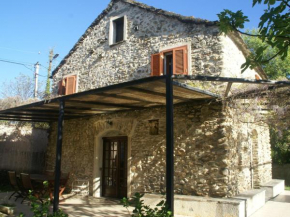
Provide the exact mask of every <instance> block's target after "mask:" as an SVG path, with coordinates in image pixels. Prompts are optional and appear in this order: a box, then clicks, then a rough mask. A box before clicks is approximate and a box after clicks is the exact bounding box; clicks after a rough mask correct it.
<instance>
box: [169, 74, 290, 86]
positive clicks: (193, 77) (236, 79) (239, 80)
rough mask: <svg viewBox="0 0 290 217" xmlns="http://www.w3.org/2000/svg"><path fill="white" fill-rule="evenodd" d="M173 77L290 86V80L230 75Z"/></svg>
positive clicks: (175, 76)
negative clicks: (233, 76) (256, 78)
mask: <svg viewBox="0 0 290 217" xmlns="http://www.w3.org/2000/svg"><path fill="white" fill-rule="evenodd" d="M173 79H181V80H195V81H216V82H232V83H244V84H267V85H279V86H290V82H289V81H271V80H253V79H245V78H230V77H219V76H204V75H173Z"/></svg>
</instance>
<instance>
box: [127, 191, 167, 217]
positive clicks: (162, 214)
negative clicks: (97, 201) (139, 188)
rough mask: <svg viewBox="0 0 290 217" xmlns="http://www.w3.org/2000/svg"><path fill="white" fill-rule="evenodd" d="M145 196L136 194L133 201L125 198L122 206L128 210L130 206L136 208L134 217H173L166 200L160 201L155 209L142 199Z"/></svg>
mask: <svg viewBox="0 0 290 217" xmlns="http://www.w3.org/2000/svg"><path fill="white" fill-rule="evenodd" d="M143 196H144V194H140V193H135V195H134V196H133V197H132V199H131V201H132V202H131V201H130V200H129V199H128V198H125V197H124V198H123V199H122V200H121V204H122V205H123V206H124V207H126V208H127V209H128V207H129V206H134V210H133V214H132V215H131V216H132V217H171V216H172V212H171V211H170V210H169V209H168V207H167V205H166V203H165V201H164V200H162V201H160V202H159V203H158V204H157V205H156V207H155V208H154V209H152V208H150V207H149V206H147V205H145V204H144V200H142V199H141V198H142V197H143Z"/></svg>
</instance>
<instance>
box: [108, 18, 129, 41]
mask: <svg viewBox="0 0 290 217" xmlns="http://www.w3.org/2000/svg"><path fill="white" fill-rule="evenodd" d="M120 18H124V26H123V40H122V41H118V42H116V41H115V40H116V26H115V21H116V20H118V19H120ZM126 40H127V16H126V15H125V14H121V15H119V16H115V17H111V18H110V27H109V45H110V46H111V45H115V44H119V43H122V42H124V41H126Z"/></svg>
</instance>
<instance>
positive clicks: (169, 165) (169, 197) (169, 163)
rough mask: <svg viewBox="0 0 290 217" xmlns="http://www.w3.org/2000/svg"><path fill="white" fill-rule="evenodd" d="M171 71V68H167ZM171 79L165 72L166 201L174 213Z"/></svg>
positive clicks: (170, 75)
mask: <svg viewBox="0 0 290 217" xmlns="http://www.w3.org/2000/svg"><path fill="white" fill-rule="evenodd" d="M169 71H171V70H169ZM173 152H174V141H173V81H172V72H171V73H167V74H166V203H167V205H168V208H169V209H170V210H171V211H172V214H173V215H174V156H173Z"/></svg>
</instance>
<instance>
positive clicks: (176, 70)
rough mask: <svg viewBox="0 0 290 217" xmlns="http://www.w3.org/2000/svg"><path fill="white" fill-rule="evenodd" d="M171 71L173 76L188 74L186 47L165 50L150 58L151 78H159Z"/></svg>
mask: <svg viewBox="0 0 290 217" xmlns="http://www.w3.org/2000/svg"><path fill="white" fill-rule="evenodd" d="M170 70H172V72H173V74H174V75H187V74H188V51H187V46H182V47H177V48H173V49H170V50H165V51H162V52H160V53H157V54H152V56H151V76H160V75H165V74H166V73H169V71H170Z"/></svg>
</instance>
